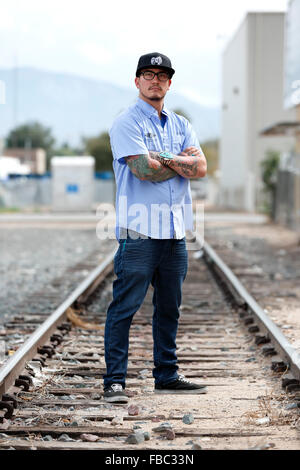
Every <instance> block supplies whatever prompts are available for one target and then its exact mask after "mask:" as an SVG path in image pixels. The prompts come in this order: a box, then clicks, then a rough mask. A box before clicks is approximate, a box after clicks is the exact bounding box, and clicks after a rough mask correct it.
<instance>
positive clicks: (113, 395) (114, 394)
mask: <svg viewBox="0 0 300 470" xmlns="http://www.w3.org/2000/svg"><path fill="white" fill-rule="evenodd" d="M103 397H104V400H105V401H107V402H109V403H127V402H128V396H127V395H126V393H125V392H124V391H123V387H122V385H121V384H111V385H110V386H109V387H107V388H105V389H104V394H103Z"/></svg>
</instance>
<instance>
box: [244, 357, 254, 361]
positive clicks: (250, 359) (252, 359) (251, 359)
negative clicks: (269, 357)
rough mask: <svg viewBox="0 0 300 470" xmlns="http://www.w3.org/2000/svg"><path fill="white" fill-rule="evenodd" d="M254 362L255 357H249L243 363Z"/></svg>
mask: <svg viewBox="0 0 300 470" xmlns="http://www.w3.org/2000/svg"><path fill="white" fill-rule="evenodd" d="M254 361H256V357H249V358H248V359H246V360H245V362H254Z"/></svg>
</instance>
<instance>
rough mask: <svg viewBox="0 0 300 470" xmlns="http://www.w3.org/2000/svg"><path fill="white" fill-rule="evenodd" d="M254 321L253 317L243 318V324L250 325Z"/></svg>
mask: <svg viewBox="0 0 300 470" xmlns="http://www.w3.org/2000/svg"><path fill="white" fill-rule="evenodd" d="M252 323H254V318H253V317H247V318H245V320H244V325H252Z"/></svg>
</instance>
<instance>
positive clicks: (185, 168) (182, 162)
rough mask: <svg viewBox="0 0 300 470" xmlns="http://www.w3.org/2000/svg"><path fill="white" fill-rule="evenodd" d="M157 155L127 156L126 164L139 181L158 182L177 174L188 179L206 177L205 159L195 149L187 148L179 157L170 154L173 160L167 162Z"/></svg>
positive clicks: (154, 153) (151, 153) (150, 153)
mask: <svg viewBox="0 0 300 470" xmlns="http://www.w3.org/2000/svg"><path fill="white" fill-rule="evenodd" d="M159 154H160V152H152V151H150V152H149V155H133V156H128V157H126V162H127V165H128V166H129V168H130V170H131V171H132V173H133V174H134V175H135V176H136V177H137V178H139V179H140V180H147V181H153V182H159V181H166V180H169V179H171V178H174V176H176V175H177V174H178V175H181V176H183V177H184V178H189V179H194V178H202V177H203V176H205V175H206V159H205V157H204V155H203V154H202V153H201V152H200V150H199V149H197V148H196V147H188V148H186V149H185V150H184V151H183V152H182V153H181V154H180V155H174V154H172V155H173V159H172V160H170V161H168V162H166V161H163V160H162V159H161V157H160V156H159ZM191 154H193V155H191Z"/></svg>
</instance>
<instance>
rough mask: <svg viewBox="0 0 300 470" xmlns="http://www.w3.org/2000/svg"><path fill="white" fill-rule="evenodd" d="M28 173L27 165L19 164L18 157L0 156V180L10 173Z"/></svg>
mask: <svg viewBox="0 0 300 470" xmlns="http://www.w3.org/2000/svg"><path fill="white" fill-rule="evenodd" d="M29 173H30V168H29V166H28V165H24V164H21V162H20V160H19V158H14V157H6V156H3V157H0V180H6V179H7V178H8V177H9V175H12V174H17V175H28V174H29Z"/></svg>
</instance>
